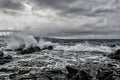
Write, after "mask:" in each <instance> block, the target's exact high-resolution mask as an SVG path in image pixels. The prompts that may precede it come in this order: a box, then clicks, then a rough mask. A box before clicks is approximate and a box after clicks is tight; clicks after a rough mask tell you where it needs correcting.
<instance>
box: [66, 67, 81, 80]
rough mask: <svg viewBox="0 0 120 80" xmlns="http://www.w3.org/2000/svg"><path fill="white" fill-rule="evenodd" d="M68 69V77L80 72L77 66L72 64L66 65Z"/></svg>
mask: <svg viewBox="0 0 120 80" xmlns="http://www.w3.org/2000/svg"><path fill="white" fill-rule="evenodd" d="M66 69H67V71H68V75H67V78H68V79H70V78H72V77H73V76H75V75H76V74H77V73H78V72H79V71H78V70H77V69H76V68H75V67H72V66H66Z"/></svg>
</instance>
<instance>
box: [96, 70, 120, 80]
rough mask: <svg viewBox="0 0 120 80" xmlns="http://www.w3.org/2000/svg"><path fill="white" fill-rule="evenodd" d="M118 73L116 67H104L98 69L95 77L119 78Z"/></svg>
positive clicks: (101, 79) (119, 79)
mask: <svg viewBox="0 0 120 80" xmlns="http://www.w3.org/2000/svg"><path fill="white" fill-rule="evenodd" d="M119 75H120V74H119V73H118V72H117V69H113V68H106V69H103V68H101V69H99V70H98V74H97V76H96V78H97V79H98V80H120V76H119Z"/></svg>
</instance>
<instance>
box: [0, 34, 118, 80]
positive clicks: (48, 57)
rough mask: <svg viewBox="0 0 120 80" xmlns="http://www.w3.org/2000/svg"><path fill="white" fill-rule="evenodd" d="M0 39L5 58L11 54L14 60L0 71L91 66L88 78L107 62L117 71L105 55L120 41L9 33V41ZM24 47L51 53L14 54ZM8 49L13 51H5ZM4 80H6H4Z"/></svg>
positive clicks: (115, 48) (2, 66)
mask: <svg viewBox="0 0 120 80" xmlns="http://www.w3.org/2000/svg"><path fill="white" fill-rule="evenodd" d="M3 38H4V37H1V40H0V44H1V46H0V47H1V48H0V49H1V51H3V52H4V54H5V55H11V56H12V57H13V61H11V62H9V63H6V64H4V65H0V68H7V69H16V68H17V69H31V70H32V72H31V73H37V72H40V71H45V70H51V69H65V67H66V66H67V65H74V66H81V67H83V68H88V67H90V68H91V69H93V72H92V73H91V75H93V76H94V75H95V72H94V69H95V67H100V66H103V65H105V64H106V63H107V64H109V63H113V64H114V65H116V66H117V67H118V68H119V67H120V65H119V61H118V62H117V61H115V60H112V59H109V58H108V57H107V56H106V55H108V54H110V53H113V52H115V51H116V50H118V49H120V40H119V39H71V40H70V39H69V40H66V39H54V38H42V39H41V38H39V37H37V38H35V37H34V36H32V35H26V34H24V35H23V34H12V35H11V36H10V37H8V38H4V39H3ZM22 45H24V48H25V49H26V48H28V47H30V46H39V47H40V48H44V47H45V46H53V50H42V51H38V52H34V53H31V54H27V53H26V54H24V55H20V54H17V52H16V51H15V49H16V48H19V47H21V46H22ZM7 49H11V50H12V51H7ZM10 74H12V72H7V73H6V72H0V77H1V76H6V77H7V76H8V75H10ZM6 80H7V78H6Z"/></svg>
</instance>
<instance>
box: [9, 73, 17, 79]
mask: <svg viewBox="0 0 120 80" xmlns="http://www.w3.org/2000/svg"><path fill="white" fill-rule="evenodd" d="M16 75H17V74H16V73H13V74H10V75H9V78H10V79H11V80H15V78H16Z"/></svg>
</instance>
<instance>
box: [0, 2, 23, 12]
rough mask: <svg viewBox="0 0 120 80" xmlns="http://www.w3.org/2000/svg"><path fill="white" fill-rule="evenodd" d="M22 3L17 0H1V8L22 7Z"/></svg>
mask: <svg viewBox="0 0 120 80" xmlns="http://www.w3.org/2000/svg"><path fill="white" fill-rule="evenodd" d="M22 7H23V6H22V4H21V3H20V2H19V1H17V0H0V8H1V9H15V10H17V9H22Z"/></svg>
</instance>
